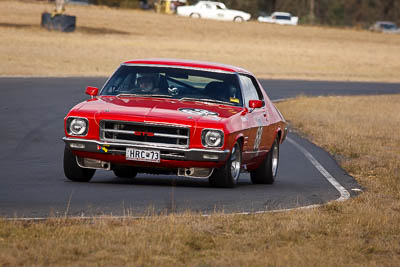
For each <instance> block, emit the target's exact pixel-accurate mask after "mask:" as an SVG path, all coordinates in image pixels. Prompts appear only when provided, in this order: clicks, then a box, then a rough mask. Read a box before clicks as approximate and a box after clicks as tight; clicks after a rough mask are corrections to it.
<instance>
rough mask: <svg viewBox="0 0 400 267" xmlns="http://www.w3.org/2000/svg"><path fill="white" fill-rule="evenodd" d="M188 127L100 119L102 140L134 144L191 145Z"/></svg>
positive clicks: (183, 146)
mask: <svg viewBox="0 0 400 267" xmlns="http://www.w3.org/2000/svg"><path fill="white" fill-rule="evenodd" d="M189 137H190V130H189V128H188V127H180V126H170V125H162V124H150V123H135V122H124V121H100V140H102V141H107V142H124V143H132V144H144V145H159V146H168V147H180V148H187V147H189Z"/></svg>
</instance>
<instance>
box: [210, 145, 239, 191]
mask: <svg viewBox="0 0 400 267" xmlns="http://www.w3.org/2000/svg"><path fill="white" fill-rule="evenodd" d="M241 164H242V146H241V144H240V142H237V143H236V144H235V145H234V147H233V149H232V153H231V155H230V156H229V159H228V161H227V162H226V164H225V165H224V166H223V167H221V168H219V169H216V170H214V173H213V174H212V175H211V177H210V178H209V182H210V184H211V185H212V186H216V187H230V188H232V187H235V186H236V184H237V182H238V181H239V176H240V166H241Z"/></svg>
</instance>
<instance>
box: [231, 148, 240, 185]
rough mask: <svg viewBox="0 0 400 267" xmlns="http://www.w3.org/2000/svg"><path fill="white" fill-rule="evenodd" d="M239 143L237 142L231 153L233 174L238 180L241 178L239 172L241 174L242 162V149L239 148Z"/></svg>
mask: <svg viewBox="0 0 400 267" xmlns="http://www.w3.org/2000/svg"><path fill="white" fill-rule="evenodd" d="M238 147H239V145H238V144H235V146H234V147H233V149H232V154H231V158H230V161H231V176H232V178H233V180H234V181H237V180H238V179H239V174H240V164H241V155H240V149H238Z"/></svg>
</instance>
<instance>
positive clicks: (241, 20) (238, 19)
mask: <svg viewBox="0 0 400 267" xmlns="http://www.w3.org/2000/svg"><path fill="white" fill-rule="evenodd" d="M233 21H234V22H243V21H244V19H243V18H242V17H235V18H234V19H233Z"/></svg>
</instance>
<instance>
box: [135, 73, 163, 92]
mask: <svg viewBox="0 0 400 267" xmlns="http://www.w3.org/2000/svg"><path fill="white" fill-rule="evenodd" d="M157 80H158V79H157V74H156V73H138V74H137V75H136V85H137V87H138V88H139V89H140V91H141V92H143V93H158V92H159V89H158V88H157V87H156V85H157Z"/></svg>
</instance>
